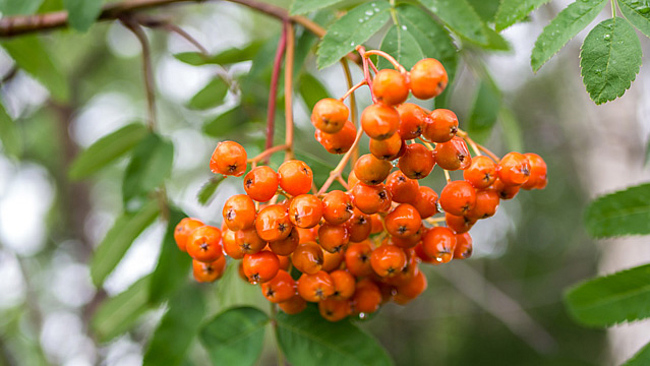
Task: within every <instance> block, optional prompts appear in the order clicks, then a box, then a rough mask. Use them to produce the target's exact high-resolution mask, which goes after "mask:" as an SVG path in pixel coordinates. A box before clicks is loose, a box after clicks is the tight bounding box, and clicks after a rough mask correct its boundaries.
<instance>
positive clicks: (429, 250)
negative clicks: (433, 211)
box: [422, 226, 456, 263]
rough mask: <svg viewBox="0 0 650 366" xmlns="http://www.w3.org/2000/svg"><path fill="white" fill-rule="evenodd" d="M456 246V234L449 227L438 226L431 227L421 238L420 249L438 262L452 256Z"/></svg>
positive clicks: (449, 258) (447, 260) (445, 260)
mask: <svg viewBox="0 0 650 366" xmlns="http://www.w3.org/2000/svg"><path fill="white" fill-rule="evenodd" d="M455 248H456V235H455V234H454V232H453V231H451V229H449V228H446V227H442V226H438V227H433V228H431V229H429V231H427V233H426V234H424V237H423V238H422V250H423V251H424V253H425V254H426V255H427V256H428V257H430V258H434V259H435V260H436V261H438V262H439V263H447V262H449V261H451V260H452V259H453V257H454V249H455Z"/></svg>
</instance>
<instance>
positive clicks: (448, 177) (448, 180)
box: [442, 169, 451, 183]
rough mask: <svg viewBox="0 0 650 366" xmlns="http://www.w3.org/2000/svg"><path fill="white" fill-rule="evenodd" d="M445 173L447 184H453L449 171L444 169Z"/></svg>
mask: <svg viewBox="0 0 650 366" xmlns="http://www.w3.org/2000/svg"><path fill="white" fill-rule="evenodd" d="M442 171H443V172H445V179H446V180H447V183H449V182H451V176H450V175H449V171H448V170H447V169H443V170H442Z"/></svg>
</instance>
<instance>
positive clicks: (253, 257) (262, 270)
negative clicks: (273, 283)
mask: <svg viewBox="0 0 650 366" xmlns="http://www.w3.org/2000/svg"><path fill="white" fill-rule="evenodd" d="M242 264H243V266H244V274H245V275H246V278H248V281H249V282H250V283H252V284H257V283H264V282H268V281H270V280H272V279H273V278H274V277H275V276H276V275H277V274H278V271H279V270H280V260H279V259H278V256H277V255H276V254H275V253H273V252H271V251H268V250H262V251H261V252H257V253H255V254H246V255H245V256H244V259H242Z"/></svg>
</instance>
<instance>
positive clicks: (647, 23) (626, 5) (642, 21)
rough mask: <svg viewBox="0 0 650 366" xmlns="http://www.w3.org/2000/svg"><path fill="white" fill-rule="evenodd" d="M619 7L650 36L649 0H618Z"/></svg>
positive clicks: (634, 24)
mask: <svg viewBox="0 0 650 366" xmlns="http://www.w3.org/2000/svg"><path fill="white" fill-rule="evenodd" d="M618 7H619V8H620V9H621V13H623V15H625V17H626V18H627V20H629V21H630V23H632V25H633V26H635V27H636V28H637V29H638V30H640V31H641V33H643V34H645V35H646V37H650V3H648V0H618Z"/></svg>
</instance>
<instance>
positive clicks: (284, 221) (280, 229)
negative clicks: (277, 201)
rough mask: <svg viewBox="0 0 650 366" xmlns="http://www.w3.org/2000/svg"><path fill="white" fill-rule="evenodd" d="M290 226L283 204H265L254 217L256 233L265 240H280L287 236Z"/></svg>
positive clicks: (291, 226)
mask: <svg viewBox="0 0 650 366" xmlns="http://www.w3.org/2000/svg"><path fill="white" fill-rule="evenodd" d="M292 228H293V224H292V223H291V220H290V219H289V213H288V212H287V208H286V207H285V206H283V205H270V206H266V207H264V208H263V209H262V210H260V212H259V213H258V214H257V218H256V219H255V229H256V230H257V235H259V236H260V238H262V240H265V241H275V240H282V239H284V238H286V237H287V236H289V234H290V233H291V229H292Z"/></svg>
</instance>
